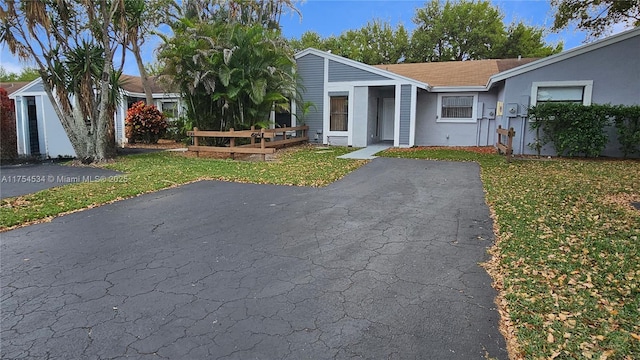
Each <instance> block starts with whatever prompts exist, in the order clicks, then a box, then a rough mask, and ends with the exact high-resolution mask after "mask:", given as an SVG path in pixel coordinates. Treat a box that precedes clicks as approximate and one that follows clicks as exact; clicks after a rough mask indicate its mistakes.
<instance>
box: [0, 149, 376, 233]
mask: <svg viewBox="0 0 640 360" xmlns="http://www.w3.org/2000/svg"><path fill="white" fill-rule="evenodd" d="M353 150H355V149H349V148H344V147H332V148H330V149H328V150H326V149H325V150H323V149H318V148H314V147H311V146H309V147H304V148H302V150H300V151H293V150H287V151H284V152H283V154H282V156H280V157H279V159H278V161H274V162H249V161H232V160H214V159H203V158H186V157H184V156H182V155H180V154H174V153H169V152H161V153H151V154H144V155H134V156H126V157H119V158H117V159H116V161H115V162H114V163H111V164H107V165H103V167H105V168H108V169H112V170H117V171H121V172H124V173H126V175H125V176H123V177H120V178H118V179H117V180H123V181H122V182H94V183H78V184H70V185H66V186H62V187H57V188H52V189H49V190H44V191H40V192H38V193H35V194H31V195H26V196H20V197H15V198H9V199H5V200H2V207H0V230H6V229H8V228H11V227H14V226H19V225H23V224H25V223H30V222H34V221H41V220H43V219H47V218H49V217H52V216H55V215H59V214H62V213H67V212H71V211H75V210H80V209H85V208H90V207H94V206H97V205H100V204H105V203H109V202H113V201H117V200H121V199H124V198H128V197H132V196H136V195H140V194H144V193H147V192H151V191H156V190H160V189H163V188H167V187H171V186H175V185H180V184H185V183H189V182H192V181H196V180H199V179H215V180H224V181H236V182H247V183H259V184H279V185H300V186H325V185H328V184H330V183H332V182H334V181H336V180H337V179H339V178H341V177H343V176H344V175H346V174H348V173H349V172H351V171H353V170H354V169H356V168H358V167H360V166H362V165H363V164H364V163H365V162H364V161H354V160H344V159H336V156H339V155H342V154H345V153H348V152H350V151H353Z"/></svg>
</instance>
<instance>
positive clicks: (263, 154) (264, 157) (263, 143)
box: [260, 129, 267, 161]
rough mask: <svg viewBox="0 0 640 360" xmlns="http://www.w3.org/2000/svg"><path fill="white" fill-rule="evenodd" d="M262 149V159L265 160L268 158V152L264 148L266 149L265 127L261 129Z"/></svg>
mask: <svg viewBox="0 0 640 360" xmlns="http://www.w3.org/2000/svg"><path fill="white" fill-rule="evenodd" d="M260 135H262V136H260V149H262V150H263V151H262V161H265V160H266V159H267V156H266V154H265V153H264V149H265V147H266V146H265V145H266V144H265V138H264V129H260Z"/></svg>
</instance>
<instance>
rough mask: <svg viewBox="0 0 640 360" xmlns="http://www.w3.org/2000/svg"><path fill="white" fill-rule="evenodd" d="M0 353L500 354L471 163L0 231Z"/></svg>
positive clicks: (131, 205) (383, 164)
mask: <svg viewBox="0 0 640 360" xmlns="http://www.w3.org/2000/svg"><path fill="white" fill-rule="evenodd" d="M1 236H2V242H1V244H0V260H1V263H2V267H1V269H0V282H1V284H2V297H1V301H2V304H1V307H0V308H1V309H2V313H1V319H0V328H1V334H0V336H1V341H2V352H1V354H2V355H1V357H2V358H3V359H121V358H133V359H353V358H357V359H454V360H455V359H461V360H462V359H464V360H468V359H478V360H481V359H486V358H491V359H494V358H495V359H506V358H507V354H506V351H505V343H504V339H503V338H502V336H501V335H500V333H499V331H498V319H499V318H498V313H497V311H496V310H495V309H494V303H493V300H494V297H495V292H494V290H493V289H492V288H491V279H490V277H489V276H488V275H487V273H486V272H485V271H484V269H482V268H481V267H480V266H479V265H478V263H480V262H482V261H484V260H486V259H487V256H488V255H487V253H486V249H487V247H489V246H491V244H492V241H493V240H492V223H491V220H490V217H489V210H488V208H487V207H486V205H485V202H484V194H483V191H482V184H481V182H480V178H479V167H478V165H477V164H474V163H448V162H432V161H423V160H407V159H388V158H378V159H375V160H373V161H372V162H370V163H369V164H367V165H365V166H364V167H362V168H360V169H359V170H357V171H355V172H353V173H351V174H350V175H348V176H347V177H345V178H344V179H342V180H340V181H338V182H336V183H334V184H332V185H330V186H328V187H326V188H321V189H316V188H302V187H288V186H271V185H254V184H239V183H227V182H215V181H203V182H198V183H193V184H189V185H186V186H182V187H179V188H175V189H169V190H166V191H160V192H157V193H153V194H148V195H144V196H140V197H137V198H132V199H128V200H124V201H120V202H117V203H113V204H110V205H105V206H102V207H98V208H95V209H91V210H86V211H82V212H78V213H74V214H70V215H67V216H63V217H59V218H56V219H54V220H52V221H51V222H49V223H43V224H39V225H33V226H29V227H25V228H21V229H17V230H14V231H9V232H5V233H2V234H1Z"/></svg>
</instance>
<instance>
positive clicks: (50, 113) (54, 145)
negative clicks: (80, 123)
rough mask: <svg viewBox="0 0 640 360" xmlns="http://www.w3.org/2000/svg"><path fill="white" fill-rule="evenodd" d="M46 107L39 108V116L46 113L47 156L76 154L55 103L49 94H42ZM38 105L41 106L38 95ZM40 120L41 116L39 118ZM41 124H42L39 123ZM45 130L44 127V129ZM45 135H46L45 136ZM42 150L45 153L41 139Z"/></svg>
mask: <svg viewBox="0 0 640 360" xmlns="http://www.w3.org/2000/svg"><path fill="white" fill-rule="evenodd" d="M42 100H43V104H44V108H43V109H42V111H41V110H40V109H38V116H40V114H41V113H44V114H45V118H44V121H43V123H44V126H46V132H47V149H46V151H47V156H49V157H52V158H55V157H58V156H74V157H75V156H76V152H75V150H73V146H71V141H69V137H67V133H66V132H65V130H64V128H63V127H62V123H61V122H60V119H59V118H58V116H57V115H56V112H55V110H54V109H53V104H51V101H49V97H48V96H42ZM36 102H37V106H38V107H40V99H39V97H36ZM38 120H40V117H39V118H38ZM38 126H40V124H38ZM38 130H39V131H44V127H43V129H42V130H40V129H38ZM43 137H44V136H43ZM40 151H41V152H43V153H44V142H43V140H41V141H40Z"/></svg>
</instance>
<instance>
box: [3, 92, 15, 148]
mask: <svg viewBox="0 0 640 360" xmlns="http://www.w3.org/2000/svg"><path fill="white" fill-rule="evenodd" d="M0 137H1V139H0V158H1V159H15V158H16V157H18V150H17V139H16V115H15V112H14V107H13V102H12V101H11V100H10V99H9V96H8V95H7V90H5V89H2V88H0Z"/></svg>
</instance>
